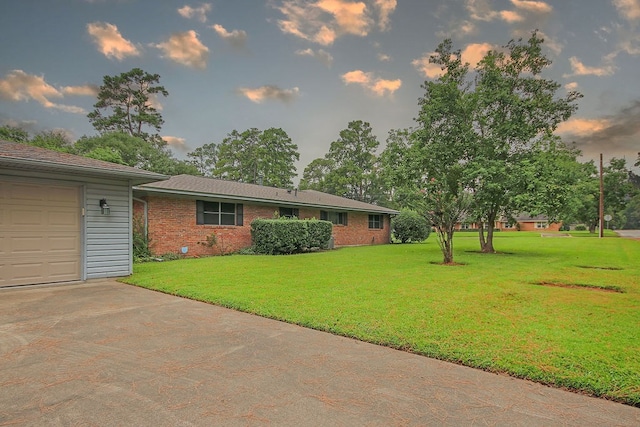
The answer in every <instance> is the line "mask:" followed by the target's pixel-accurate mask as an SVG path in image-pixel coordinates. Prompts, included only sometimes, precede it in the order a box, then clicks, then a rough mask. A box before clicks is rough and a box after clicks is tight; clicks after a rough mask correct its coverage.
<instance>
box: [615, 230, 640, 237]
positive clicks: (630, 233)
mask: <svg viewBox="0 0 640 427" xmlns="http://www.w3.org/2000/svg"><path fill="white" fill-rule="evenodd" d="M616 234H618V236H620V237H627V238H629V239H640V230H616Z"/></svg>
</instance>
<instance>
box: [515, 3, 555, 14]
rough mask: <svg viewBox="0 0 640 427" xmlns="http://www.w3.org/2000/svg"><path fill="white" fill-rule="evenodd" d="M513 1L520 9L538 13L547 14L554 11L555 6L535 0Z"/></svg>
mask: <svg viewBox="0 0 640 427" xmlns="http://www.w3.org/2000/svg"><path fill="white" fill-rule="evenodd" d="M511 3H512V4H513V5H514V6H515V7H516V8H518V9H521V10H526V11H527V12H532V13H537V14H547V13H551V12H553V7H551V6H550V5H549V4H548V3H545V2H543V1H533V0H511Z"/></svg>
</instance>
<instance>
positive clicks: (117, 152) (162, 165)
mask: <svg viewBox="0 0 640 427" xmlns="http://www.w3.org/2000/svg"><path fill="white" fill-rule="evenodd" d="M74 150H75V153H76V154H79V155H82V156H86V157H92V158H95V159H99V160H104V161H109V162H114V163H119V164H123V165H127V166H131V167H136V168H140V169H144V170H148V171H151V172H157V173H162V174H166V175H179V174H189V175H198V174H199V172H198V170H197V169H196V167H195V166H193V165H191V164H189V163H187V162H184V161H180V160H177V159H175V158H174V157H173V155H172V154H171V151H169V149H167V148H166V146H158V145H156V144H153V143H152V142H149V141H145V140H143V139H141V138H138V137H135V136H131V135H129V134H127V133H123V132H108V133H104V134H102V135H99V136H89V137H88V136H83V137H81V138H80V139H79V140H78V141H76V143H75V145H74Z"/></svg>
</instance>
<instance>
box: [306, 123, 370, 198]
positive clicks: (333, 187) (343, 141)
mask: <svg viewBox="0 0 640 427" xmlns="http://www.w3.org/2000/svg"><path fill="white" fill-rule="evenodd" d="M379 145H380V143H379V142H378V139H377V138H376V136H375V135H374V134H373V131H372V129H371V125H370V124H369V123H367V122H363V121H362V120H355V121H352V122H349V124H348V126H347V128H346V129H344V130H342V131H340V138H338V139H337V140H336V141H333V142H332V143H331V147H330V148H329V152H328V153H327V154H326V155H325V156H324V158H321V159H316V160H314V161H313V162H311V163H310V164H309V166H307V168H305V171H304V174H303V177H302V181H301V183H300V187H301V188H304V189H311V190H317V191H323V192H326V193H329V194H335V195H338V196H342V197H347V198H349V199H354V200H360V201H363V202H367V203H374V202H378V201H379V200H380V199H381V196H382V192H381V189H380V182H379V179H378V173H377V172H378V171H377V157H376V155H375V152H376V150H377V148H378V146H379Z"/></svg>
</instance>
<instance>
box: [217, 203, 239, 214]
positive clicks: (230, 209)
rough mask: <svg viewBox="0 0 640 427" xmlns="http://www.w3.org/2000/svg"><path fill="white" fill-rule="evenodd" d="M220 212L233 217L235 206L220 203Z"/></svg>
mask: <svg viewBox="0 0 640 427" xmlns="http://www.w3.org/2000/svg"><path fill="white" fill-rule="evenodd" d="M220 212H223V213H230V214H234V215H235V213H236V205H234V204H233V203H220Z"/></svg>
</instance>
